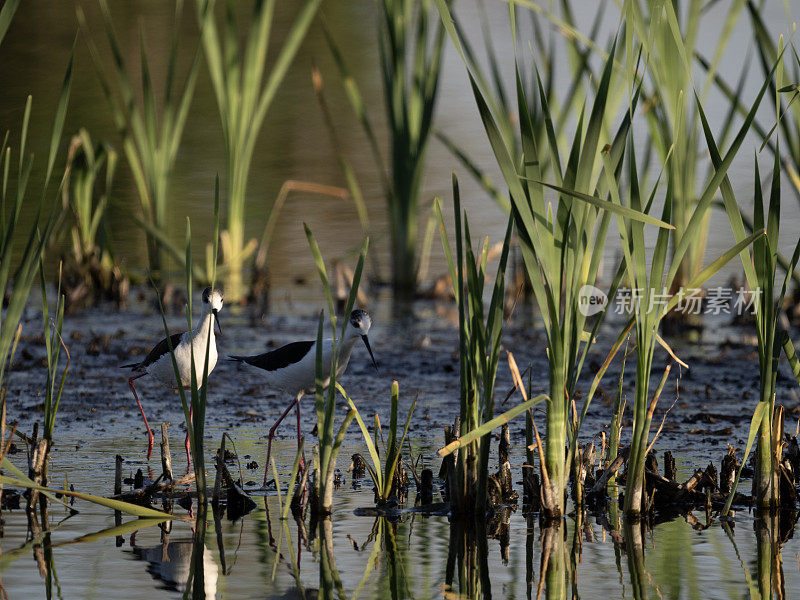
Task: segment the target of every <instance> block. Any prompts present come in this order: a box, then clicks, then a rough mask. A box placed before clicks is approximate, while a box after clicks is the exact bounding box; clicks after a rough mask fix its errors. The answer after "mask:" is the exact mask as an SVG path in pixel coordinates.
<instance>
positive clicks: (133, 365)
mask: <svg viewBox="0 0 800 600" xmlns="http://www.w3.org/2000/svg"><path fill="white" fill-rule="evenodd" d="M138 366H139V363H131V364H129V365H120V366H119V368H120V369H133V368H135V367H138Z"/></svg>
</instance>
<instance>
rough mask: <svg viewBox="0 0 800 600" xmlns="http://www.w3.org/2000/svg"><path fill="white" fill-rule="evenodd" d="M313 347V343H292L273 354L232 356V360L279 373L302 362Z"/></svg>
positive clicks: (274, 351)
mask: <svg viewBox="0 0 800 600" xmlns="http://www.w3.org/2000/svg"><path fill="white" fill-rule="evenodd" d="M313 345H314V342H313V341H307V342H292V343H291V344H286V345H285V346H281V347H280V348H278V349H277V350H273V351H272V352H265V353H264V354H256V355H255V356H231V357H230V358H231V359H232V360H236V361H239V362H246V363H247V364H248V365H253V366H254V367H258V368H259V369H264V370H265V371H277V370H278V369H283V368H284V367H288V366H289V365H293V364H294V363H297V362H300V361H301V360H302V359H303V357H304V356H305V355H306V354H308V352H309V350H311V346H313Z"/></svg>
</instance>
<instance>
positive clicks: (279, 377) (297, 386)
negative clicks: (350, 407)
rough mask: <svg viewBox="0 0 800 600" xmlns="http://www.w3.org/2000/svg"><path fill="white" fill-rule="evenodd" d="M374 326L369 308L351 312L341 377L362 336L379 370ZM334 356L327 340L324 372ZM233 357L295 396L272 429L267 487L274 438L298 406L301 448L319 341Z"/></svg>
mask: <svg viewBox="0 0 800 600" xmlns="http://www.w3.org/2000/svg"><path fill="white" fill-rule="evenodd" d="M371 325H372V319H371V318H370V316H369V314H367V311H365V310H360V309H356V310H354V311H353V312H352V313H350V320H349V322H348V325H347V329H345V332H344V338H343V339H342V346H341V351H340V353H339V363H338V366H337V369H336V377H337V378H338V377H339V376H340V375H342V374H343V373H344V372H345V370H346V369H347V363H348V362H349V361H350V353H351V352H352V351H353V346H355V344H356V341H358V338H361V339H362V340H363V341H364V345H365V346H366V347H367V351H368V352H369V356H370V358H371V359H372V364H373V366H374V367H375V370H376V371H377V370H378V363H377V362H375V356H374V355H373V354H372V348H370V345H369V338H368V337H367V332H368V331H369V328H370V326H371ZM332 356H333V340H330V339H327V340H324V341H323V342H322V372H323V373H330V371H331V358H332ZM230 359H231V360H235V361H238V362H244V363H247V364H248V365H253V366H254V367H258V368H259V369H263V370H264V371H266V372H267V385H268V386H269V387H272V388H277V389H279V390H281V391H284V392H286V393H287V394H292V395H293V396H294V397H295V398H294V400H292V402H291V404H289V406H288V407H287V408H286V410H285V411H283V414H282V415H281V416H280V418H279V419H278V420H277V422H276V423H275V425H273V426H272V429H270V430H269V436H268V438H269V441H268V443H267V464H266V468H265V469H264V485H265V486H266V484H267V473H268V472H269V459H270V453H271V452H272V438H273V437H275V430H276V429H277V428H278V425H280V423H281V421H283V419H284V418H285V417H286V415H288V414H289V411H291V410H292V408H293V407H294V406H295V405H296V406H297V445H298V447H299V445H300V398H302V397H303V395H304V394H313V393H314V392H315V390H316V373H317V342H316V340H313V341H304V342H291V343H290V344H286V345H285V346H281V347H280V348H278V349H277V350H273V351H271V352H265V353H264V354H257V355H255V356H231V357H230ZM329 383H330V378H326V379H325V381H324V382H323V387H326V388H327V387H328V384H329Z"/></svg>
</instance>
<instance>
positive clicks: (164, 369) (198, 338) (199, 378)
mask: <svg viewBox="0 0 800 600" xmlns="http://www.w3.org/2000/svg"><path fill="white" fill-rule="evenodd" d="M221 310H222V292H221V291H219V290H213V289H211V288H210V287H207V288H206V289H205V290H203V314H202V316H201V317H200V322H199V323H198V325H197V327H195V328H194V329H192V330H191V331H184V332H182V333H173V334H172V335H171V336H169V337H168V338H164V339H163V340H161V341H160V342H159V343H158V344H156V345H155V347H154V348H153V349H152V350H150V353H149V354H148V355H147V356H146V357H145V359H144V360H143V361H142V362H140V363H133V364H129V365H122V367H123V368H131V369H132V370H133V372H134V373H136V375H133V376H132V377H131V378H130V379H128V385H129V386H130V387H131V391H132V392H133V397H134V398H136V403H137V404H138V405H139V410H140V411H141V413H142V419H144V426H145V428H146V429H147V438H148V446H147V459H148V460H149V459H150V455H151V454H152V452H153V432H152V431H150V425H149V424H148V423H147V417H146V416H145V415H144V409H143V408H142V403H141V402H140V401H139V396H138V395H137V394H136V388H135V387H134V386H133V382H134V380H136V379H139V378H140V377H144V376H145V375H152V376H153V377H155V378H156V379H157V380H158V381H160V382H161V383H163V384H165V385H167V386H169V387H171V388H172V389H178V385H180V386H181V387H183V388H184V389H189V388H191V386H192V370H191V369H192V363H191V360H192V359H191V357H194V369H195V378H196V382H197V387H198V388H199V387H200V386H201V385H202V384H203V371H204V370H205V363H206V343H207V342H208V343H210V346H209V349H208V373H207V375H210V374H211V371H213V370H214V367H215V366H216V364H217V342H216V339H215V338H214V322H215V321H216V324H217V327H219V331H220V334H222V327H221V326H220V324H219V311H221ZM170 345H171V346H172V348H173V352H174V353H175V362H177V363H178V372H179V373H180V379H181V381H180V384H178V383H177V382H176V380H175V369H174V368H173V365H172V357H171V356H170V352H169V349H170ZM189 418H190V419H191V410H190V412H189ZM185 445H186V459H187V461H188V462H189V464H190V465H191V459H190V457H189V431H188V427H187V431H186V443H185Z"/></svg>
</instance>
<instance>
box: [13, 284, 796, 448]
mask: <svg viewBox="0 0 800 600" xmlns="http://www.w3.org/2000/svg"><path fill="white" fill-rule="evenodd" d="M133 297H134V298H136V300H135V301H134V302H133V303H132V304H131V305H130V306H129V307H128V308H127V309H126V310H124V311H122V312H119V311H116V310H113V309H112V308H110V307H103V306H101V307H98V308H95V309H91V310H84V311H81V312H79V313H77V314H74V315H70V316H68V317H67V318H66V319H65V322H64V331H63V338H64V341H65V343H66V345H67V348H68V349H69V352H70V357H71V363H70V368H69V374H68V379H67V385H66V387H65V390H64V394H63V396H62V400H61V404H60V406H59V412H58V417H57V419H58V423H57V425H58V433H59V436H58V437H60V435H62V434H64V433H66V432H69V433H70V435H74V436H76V437H78V438H83V439H85V438H86V437H92V438H104V437H107V438H118V437H125V438H127V439H129V440H130V442H131V448H130V451H129V452H128V454H129V457H131V458H132V457H133V456H135V455H137V454H140V452H138V448H137V446H136V442H137V440H139V439H140V438H141V440H143V444H142V452H146V446H147V444H146V441H147V440H146V436H145V433H144V426H143V424H142V422H141V417H140V415H139V413H138V409H137V406H136V402H135V400H134V398H133V396H132V394H131V392H130V389H129V388H128V385H127V377H128V370H126V369H121V368H120V365H122V364H125V363H130V362H135V361H138V360H141V359H142V358H143V357H144V356H145V355H146V354H147V352H148V351H149V350H150V348H151V347H152V346H153V345H154V344H155V343H156V342H157V341H158V340H160V339H161V338H162V337H163V334H164V331H163V326H162V324H161V322H160V321H161V319H160V318H159V316H158V313H157V310H156V309H154V307H153V304H152V303H151V302H150V301H149V299H150V294H147V293H146V292H140V293H138V294H133ZM36 307H37V303H36V302H31V303H30V304H29V307H28V310H27V311H26V313H25V316H24V320H23V328H22V336H21V339H20V343H19V347H18V348H17V352H16V355H15V357H14V362H13V365H12V367H11V369H10V370H11V377H10V378H9V385H8V395H7V399H8V419H9V422H13V421H15V420H17V421H19V429H20V431H23V432H27V431H30V429H31V427H32V426H33V423H34V422H35V421H37V420H39V419H40V418H41V410H42V397H41V396H42V391H43V389H44V380H45V378H46V368H45V366H44V360H45V349H44V339H43V337H42V335H41V329H42V325H41V312H40V311H37V310H36ZM526 311H527V312H530V309H529V308H527V307H523V306H520V307H517V310H516V315H524V314H525V312H526ZM372 313H373V315H374V317H373V328H372V331H371V333H370V339H371V342H372V345H373V349H374V351H375V355H376V358H377V360H378V362H379V365H380V373H379V374H376V373H375V371H374V370H373V368H372V366H371V364H370V361H369V356H368V355H367V353H366V351H365V350H364V348H362V347H357V348H356V350H355V352H354V354H353V357H352V359H351V361H350V364H349V367H348V369H347V373H346V374H345V375H344V376H343V378H342V384H343V385H344V387H345V388H346V389H347V391H348V393H349V394H350V395H351V396H352V397H353V399H354V400H355V401H356V402H357V403H358V406H359V409H360V410H361V411H362V412H364V413H365V414H367V415H372V414H374V413H375V412H378V413H379V414H381V416H382V417H383V416H384V414H385V412H386V407H387V406H388V401H389V388H390V385H391V382H392V381H393V380H397V381H398V382H399V384H400V394H401V396H400V402H401V405H400V409H401V414H405V413H404V411H405V410H407V407H408V405H409V404H410V403H411V401H412V400H413V398H414V397H415V396H417V395H418V403H417V409H416V412H415V416H414V418H413V420H412V422H411V429H410V433H409V437H410V439H411V442H412V443H414V444H421V445H423V446H427V447H430V448H431V449H434V448H438V447H440V446H441V442H442V440H443V437H442V431H443V428H444V427H445V426H446V425H449V424H451V423H452V422H453V418H454V417H455V416H456V415H457V414H458V403H459V400H458V329H457V327H456V325H455V324H454V320H455V319H456V318H457V315H456V314H455V313H454V312H453V308H452V306H451V305H450V303H444V302H437V301H433V300H420V301H417V302H415V303H413V304H408V305H404V306H403V307H402V308H401V309H398V308H397V307H396V306H393V305H392V304H391V302H390V301H388V300H387V301H386V302H385V303H381V302H375V303H374V306H373V307H372ZM318 316H319V315H318V313H317V312H316V306H312V305H310V304H309V305H307V306H299V307H298V306H297V305H294V306H292V309H291V312H287V313H284V314H272V315H270V316H268V317H266V318H264V319H260V318H256V317H254V316H253V315H251V314H250V313H249V312H248V308H247V307H236V306H234V307H225V310H224V312H223V313H222V314H221V319H220V320H221V323H222V326H223V334H222V336H221V337H219V338H218V342H217V344H218V349H219V353H220V360H219V362H218V364H217V367H216V369H215V370H214V372H213V374H212V375H211V377H210V379H209V386H208V393H209V406H208V411H207V415H206V419H207V423H208V425H209V427H210V428H211V431H216V430H227V429H230V428H233V432H234V437H235V430H236V428H238V427H244V428H246V429H248V430H250V431H253V432H259V431H260V434H259V435H266V432H267V430H268V429H269V427H270V426H271V425H272V423H273V422H274V420H275V419H277V417H278V416H279V415H280V414H281V412H282V411H283V409H284V408H285V407H286V405H287V404H288V403H289V402H290V401H291V398H289V397H287V396H286V395H285V394H283V393H281V392H279V391H277V390H271V389H269V388H268V387H267V386H266V385H265V384H264V383H263V381H261V380H260V378H259V372H258V370H255V369H248V368H246V367H242V366H241V365H239V364H237V363H235V362H232V361H228V360H225V358H226V356H227V354H240V353H259V352H264V351H267V350H269V349H273V348H276V347H278V346H280V345H283V344H285V343H288V342H290V341H295V340H301V339H313V338H314V337H315V334H316V325H317V319H318ZM519 321H520V319H519V318H517V319H511V320H510V321H509V322H508V324H507V325H506V327H505V329H504V334H503V336H504V337H503V340H504V342H503V348H504V350H508V351H510V352H512V353H513V354H514V357H515V359H516V362H517V364H518V365H519V367H520V369H521V370H523V369H526V368H528V367H529V366H530V367H531V369H532V379H531V381H532V387H533V390H534V393H541V392H546V390H547V360H546V355H545V351H546V339H545V336H544V334H543V333H542V332H541V331H539V330H537V329H535V328H533V327H531V326H530V319H525V322H524V323H521V322H519ZM168 324H169V327H170V329H171V331H177V330H184V329H185V328H186V320H185V317H183V316H182V311H179V310H174V311H173V312H172V314H170V315H169V316H168ZM615 327H616V324H615V323H614V322H613V321H610V320H609V323H608V324H607V325H605V326H604V328H603V330H601V334H600V337H599V339H598V342H597V343H596V344H595V345H594V346H593V349H592V352H591V354H590V355H589V357H588V358H587V361H586V365H585V368H584V371H583V373H582V384H581V385H580V386H579V396H578V398H576V401H577V403H578V406H579V407H580V402H581V397H580V392H583V393H585V392H586V390H588V388H589V386H590V384H591V381H592V379H593V377H594V373H595V372H596V371H597V369H598V368H599V365H600V364H601V363H602V361H603V360H604V359H605V352H607V351H608V348H609V346H610V345H611V341H612V340H611V339H610V336H608V335H606V334H605V331H606V330H608V331H615ZM606 338H608V339H606ZM695 338H698V336H697V335H696V336H695ZM754 342H755V340H754V338H753V335H752V331H751V330H750V327H748V326H746V325H743V326H733V325H730V326H727V327H715V328H714V336H713V339H712V340H710V341H705V340H703V339H702V336H699V339H694V340H688V339H685V340H678V341H674V340H671V344H672V347H673V349H674V350H675V352H676V353H677V354H678V356H679V357H680V359H681V360H683V361H684V362H685V363H687V364H688V365H689V367H690V368H689V369H680V372H679V373H678V377H677V378H674V379H671V380H670V383H669V384H668V386H667V388H666V389H665V391H664V395H663V397H662V398H661V400H660V401H659V405H658V408H657V411H656V413H655V415H654V423H660V422H661V421H662V419H663V416H664V413H665V412H666V411H667V410H670V412H671V413H672V414H670V415H668V416H667V418H666V420H665V421H664V426H663V430H662V434H661V436H660V438H659V440H658V441H657V442H656V445H655V449H656V450H657V451H659V452H663V451H664V450H670V451H672V452H673V454H675V455H681V456H682V455H685V457H686V458H687V459H692V460H697V461H699V462H702V461H705V460H711V459H713V460H714V461H718V460H720V459H721V457H722V455H723V454H724V449H725V448H726V445H727V444H731V445H734V446H738V447H740V448H743V447H744V441H745V440H746V438H747V427H748V424H749V419H750V418H751V416H752V410H753V406H754V404H755V402H756V401H757V398H758V354H757V352H756V348H755V345H754ZM662 354H664V356H663V357H662V359H666V354H665V353H663V352H662ZM619 362H620V361H619V357H617V358H616V359H615V360H614V362H613V363H612V364H611V366H610V367H609V369H608V371H607V373H606V375H605V377H604V379H603V382H602V383H601V385H600V388H599V390H598V393H597V395H596V397H595V399H594V401H593V403H592V406H591V408H590V410H589V413H588V416H587V420H586V422H585V424H584V426H583V429H582V437H584V438H586V439H589V438H591V437H592V436H594V435H595V434H597V433H599V432H600V431H602V430H604V429H607V427H608V423H609V421H610V418H611V414H612V410H613V401H614V397H615V394H616V385H617V379H618V376H619ZM784 368H785V367H784ZM657 371H658V369H654V373H655V372H657ZM150 379H151V378H149V377H145V378H143V379H140V380H139V381H137V389H140V390H141V391H140V394H141V399H142V403H143V406H144V409H145V411H146V413H147V415H148V418H149V420H150V423H151V427H152V428H153V429H154V431H157V429H158V424H159V423H161V422H169V423H172V424H174V426H176V427H181V428H183V421H184V418H183V412H182V409H181V404H180V398H179V396H178V394H177V393H174V392H169V391H166V390H165V389H164V388H163V387H162V386H161V385H160V384H158V383H156V382H153V381H151V380H150ZM657 383H658V382H657V381H656V380H655V376H654V379H653V382H652V385H653V386H655V385H657ZM633 387H634V380H633V378H632V377H627V378H626V379H625V381H624V383H623V394H625V395H631V396H632V394H633ZM512 388H513V381H512V377H511V374H510V371H509V369H508V366H507V364H506V360H505V353H504V352H503V353H502V355H501V363H500V368H499V369H498V385H497V388H496V389H497V390H498V393H497V398H496V403H497V404H498V406H500V405H505V404H506V403H507V402H513V400H511V399H507V398H506V392H507V391H510V390H511V389H512ZM795 388H796V385H795V386H793V378H792V376H791V373H790V372H788V370H787V371H786V372H785V373H784V372H783V369H781V370H779V373H778V395H777V403H778V404H782V405H783V406H784V407H785V409H786V410H787V424H789V425H791V424H793V422H794V421H795V420H796V419H797V418H798V416H800V398H798V395H797V392H796V389H795ZM302 406H303V407H304V410H303V411H302V415H303V423H302V425H303V428H304V430H305V431H311V430H312V428H313V427H314V425H315V422H316V421H315V415H314V411H313V399H312V398H310V397H307V398H306V399H305V400H304V401H303V403H302ZM341 407H342V410H343V412H344V411H345V410H346V408H345V407H346V403H345V402H344V401H342V402H341ZM537 420H538V419H537ZM628 421H629V414H628V413H626V415H625V416H624V418H623V423H622V424H623V429H622V439H623V443H624V441H625V434H626V429H625V428H626V426H627V425H628V424H629V423H628ZM542 422H543V420H542ZM790 429H792V428H791V427H788V428H787V431H788V430H790ZM511 431H512V452H514V451H515V450H516V451H520V452H521V450H520V445H521V444H522V443H523V442H524V439H525V438H524V422H523V420H522V419H520V420H519V422H518V423H513V422H512V424H511ZM277 437H278V439H280V438H281V437H284V438H291V439H294V437H295V434H294V433H293V428H292V427H290V426H288V425H287V426H285V427H284V428H282V429H279V430H278V433H277ZM349 437H351V438H352V439H353V440H354V441H357V440H358V437H359V434H358V431H357V430H355V429H353V430H352V431H351V432H350V435H349ZM58 441H59V440H58V439H56V440H55V442H56V446H57V445H58ZM131 455H133V456H131ZM256 460H258V459H257V458H256ZM262 460H263V458H262ZM512 462H513V461H512Z"/></svg>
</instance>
